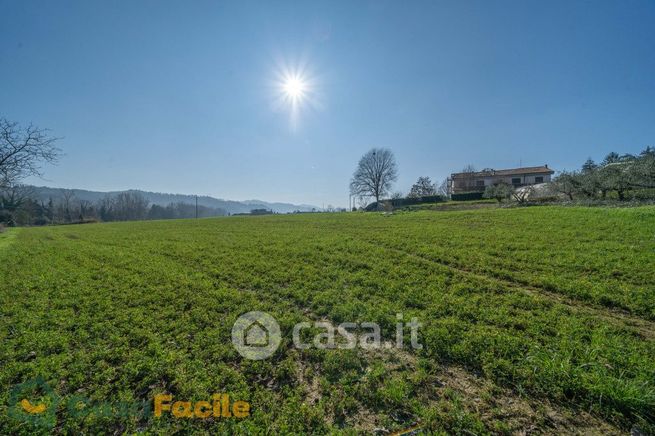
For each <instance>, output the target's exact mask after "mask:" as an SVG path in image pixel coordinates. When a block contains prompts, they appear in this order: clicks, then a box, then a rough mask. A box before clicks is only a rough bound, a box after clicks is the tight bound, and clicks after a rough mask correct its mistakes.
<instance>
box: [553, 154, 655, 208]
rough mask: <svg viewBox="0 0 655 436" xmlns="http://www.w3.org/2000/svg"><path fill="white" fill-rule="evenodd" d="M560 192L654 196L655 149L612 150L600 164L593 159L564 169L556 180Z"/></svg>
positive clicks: (573, 195) (582, 195)
mask: <svg viewBox="0 0 655 436" xmlns="http://www.w3.org/2000/svg"><path fill="white" fill-rule="evenodd" d="M553 188H554V189H555V191H556V192H558V193H560V194H562V195H564V196H566V198H568V199H569V200H574V199H576V198H587V199H603V200H604V199H608V198H616V199H618V200H626V199H628V198H637V199H638V198H639V194H641V195H642V196H644V197H652V196H655V195H653V194H654V193H653V192H652V191H651V190H653V189H655V148H653V147H646V149H644V150H643V151H642V152H641V153H639V154H638V155H632V154H623V155H620V154H618V153H616V152H612V153H609V154H608V155H607V156H605V159H603V160H602V161H601V162H600V163H598V164H597V163H596V162H594V161H593V160H592V159H591V158H589V159H587V161H586V162H585V163H584V164H583V165H582V168H580V169H579V170H577V171H562V172H561V173H560V174H559V175H558V176H557V177H556V178H555V180H554V183H553Z"/></svg>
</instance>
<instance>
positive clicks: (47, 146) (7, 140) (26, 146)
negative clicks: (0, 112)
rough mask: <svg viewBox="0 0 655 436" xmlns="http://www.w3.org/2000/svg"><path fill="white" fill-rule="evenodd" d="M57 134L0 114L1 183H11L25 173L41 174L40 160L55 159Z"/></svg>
mask: <svg viewBox="0 0 655 436" xmlns="http://www.w3.org/2000/svg"><path fill="white" fill-rule="evenodd" d="M57 139H58V138H54V137H51V136H49V135H48V130H46V129H41V128H38V127H35V126H33V125H31V124H30V125H29V126H27V127H21V126H20V125H19V124H18V123H15V122H10V121H8V120H7V119H5V118H0V187H5V188H6V187H8V186H14V185H16V184H18V183H19V182H20V180H22V179H24V178H25V177H27V176H40V175H41V164H42V163H43V162H46V163H55V162H56V161H57V159H58V158H59V156H60V153H61V152H60V150H59V149H58V148H57V147H55V142H56V141H57Z"/></svg>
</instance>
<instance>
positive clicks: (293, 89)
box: [283, 77, 306, 100]
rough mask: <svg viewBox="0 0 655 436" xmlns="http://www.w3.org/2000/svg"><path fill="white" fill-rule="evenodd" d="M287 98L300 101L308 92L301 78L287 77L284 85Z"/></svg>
mask: <svg viewBox="0 0 655 436" xmlns="http://www.w3.org/2000/svg"><path fill="white" fill-rule="evenodd" d="M283 90H284V93H285V94H286V96H287V97H288V98H289V99H291V100H299V99H301V98H302V97H303V94H304V93H305V90H306V85H305V82H304V81H303V80H302V78H300V77H287V78H286V80H285V81H284V84H283Z"/></svg>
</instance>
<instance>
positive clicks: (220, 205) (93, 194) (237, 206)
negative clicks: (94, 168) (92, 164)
mask: <svg viewBox="0 0 655 436" xmlns="http://www.w3.org/2000/svg"><path fill="white" fill-rule="evenodd" d="M31 189H33V191H34V197H35V198H36V199H38V200H39V201H44V202H47V201H48V200H49V199H52V200H53V201H55V202H56V201H57V200H60V199H62V198H63V197H64V192H66V191H69V192H73V194H74V195H75V198H77V199H78V200H86V201H90V202H92V203H95V202H97V201H99V200H101V199H103V198H105V197H106V196H114V195H117V194H120V193H121V192H133V193H137V194H140V195H142V196H143V197H144V198H145V199H147V200H148V201H149V202H150V204H156V205H159V206H167V205H169V204H170V203H187V204H195V202H196V196H195V195H187V194H168V193H161V192H150V191H141V190H138V189H128V190H124V191H109V192H100V191H88V190H85V189H63V188H52V187H48V186H31ZM198 205H199V206H206V207H210V208H214V209H224V210H225V211H226V212H227V213H230V214H235V213H248V212H250V211H251V210H252V209H267V210H272V211H273V212H277V213H290V212H295V211H300V212H311V211H312V209H314V210H319V208H318V207H316V206H312V205H309V204H298V205H296V204H291V203H269V202H266V201H262V200H246V201H236V200H223V199H220V198H214V197H210V196H207V195H202V196H201V195H199V196H198Z"/></svg>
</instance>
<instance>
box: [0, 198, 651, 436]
mask: <svg viewBox="0 0 655 436" xmlns="http://www.w3.org/2000/svg"><path fill="white" fill-rule="evenodd" d="M654 234H655V207H642V208H630V209H618V208H613V209H606V208H574V207H567V208H562V207H550V206H548V207H538V208H537V207H534V208H513V209H502V208H489V209H480V210H465V211H448V212H443V213H435V212H433V211H419V212H411V213H400V214H395V215H392V216H385V215H383V214H361V213H350V214H308V215H297V216H264V217H234V218H218V219H203V220H182V221H161V222H133V223H111V224H93V225H83V226H65V227H63V226H62V227H48V228H29V229H21V230H20V231H19V232H10V233H8V235H9V237H11V238H13V241H12V244H11V245H10V246H8V243H7V241H8V237H7V234H3V235H0V261H1V265H0V278H2V280H1V281H0V302H1V303H2V304H1V307H2V309H1V311H0V335H1V336H0V339H1V340H2V343H3V346H2V348H1V349H0V387H1V391H2V393H1V394H0V433H3V434H12V433H19V434H21V433H22V434H31V433H33V432H35V431H43V432H46V431H48V429H45V428H44V427H35V426H34V425H32V424H30V423H26V422H22V421H20V420H17V419H14V418H12V417H11V416H9V415H8V413H9V412H12V407H16V406H15V404H13V403H12V400H13V398H11V392H12V388H13V387H14V386H16V385H17V384H20V383H22V382H24V381H26V380H30V379H34V378H35V377H38V376H41V377H43V378H44V379H45V380H46V382H47V383H48V385H49V386H51V387H52V389H53V390H54V391H55V393H56V394H57V395H58V396H59V397H60V398H61V400H62V401H60V403H59V406H58V407H56V415H55V416H54V421H55V427H54V430H55V431H56V432H60V433H78V432H86V433H95V432H100V431H104V432H107V433H110V432H111V433H114V432H136V431H144V430H146V429H147V430H149V431H151V432H155V433H171V432H175V431H193V432H198V433H216V432H231V433H238V434H251V433H263V432H272V433H309V432H311V433H318V434H321V433H356V432H373V431H374V429H381V428H384V429H387V430H400V429H403V428H408V427H410V426H412V425H413V424H415V423H417V422H418V423H419V425H420V426H421V427H422V428H424V429H425V430H428V431H431V432H446V433H461V432H473V433H475V434H484V433H512V432H517V431H519V430H521V429H525V428H527V427H529V426H536V427H537V429H538V430H540V431H543V432H562V431H571V430H572V429H573V430H577V431H580V432H590V431H591V432H607V433H610V434H611V433H619V432H622V431H627V430H630V429H631V428H633V427H634V426H637V427H639V428H640V429H642V431H644V432H648V431H653V428H654V427H653V424H654V423H655V416H654V414H653V410H654V407H655V386H654V384H655V269H654V268H652V265H655V239H654V237H653V235H654ZM3 238H4V244H3ZM3 245H5V249H3V248H2V246H3ZM251 310H262V311H266V312H268V313H270V314H271V315H273V316H274V317H275V318H276V319H277V320H278V321H279V323H280V326H281V329H282V332H283V341H282V345H281V347H280V348H279V349H278V350H277V352H276V353H275V354H274V355H273V356H272V357H271V358H269V359H266V360H262V361H250V360H245V359H243V358H241V357H240V356H239V354H238V353H237V352H236V351H235V350H234V348H233V347H232V344H231V342H230V337H231V336H230V335H231V327H232V324H233V323H234V321H235V320H236V318H237V317H238V316H239V315H241V314H242V313H244V312H248V311H251ZM397 313H403V314H404V318H405V319H409V318H411V317H416V318H418V319H419V321H420V322H422V324H423V325H422V327H421V328H420V330H419V332H420V335H419V337H420V342H421V343H422V344H423V345H424V347H423V349H422V350H411V349H405V350H403V351H396V350H385V349H381V350H364V349H355V350H317V349H307V350H298V349H295V348H294V347H293V346H292V343H291V340H290V337H291V330H292V328H293V326H294V324H296V323H297V322H300V321H307V320H330V321H332V322H334V323H340V322H344V321H349V322H363V321H373V322H377V323H379V324H380V325H381V326H382V330H383V336H384V337H390V338H392V337H393V334H394V332H395V323H396V314H397ZM164 392H167V393H172V394H173V395H174V396H175V398H176V399H185V400H194V401H196V400H199V399H206V398H208V397H209V396H210V395H211V394H212V393H214V392H229V393H230V394H231V396H232V397H233V398H238V399H242V400H246V401H249V402H250V403H251V404H252V414H251V416H249V417H248V418H244V419H241V420H237V419H209V420H195V419H194V420H191V419H176V418H173V417H172V416H164V417H162V418H154V417H153V416H152V414H151V413H145V414H143V415H142V416H139V415H135V416H129V417H121V416H115V414H111V413H108V414H103V413H99V412H98V410H97V409H92V408H87V409H82V412H80V413H71V411H70V410H68V409H67V408H66V406H65V405H64V403H66V401H67V400H70V399H71V398H75V397H76V396H81V397H85V398H88V399H89V400H90V402H91V403H92V404H102V403H106V402H118V401H122V402H127V403H136V402H139V401H144V402H146V403H148V404H150V403H151V402H152V399H153V396H154V395H155V394H158V393H164Z"/></svg>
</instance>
